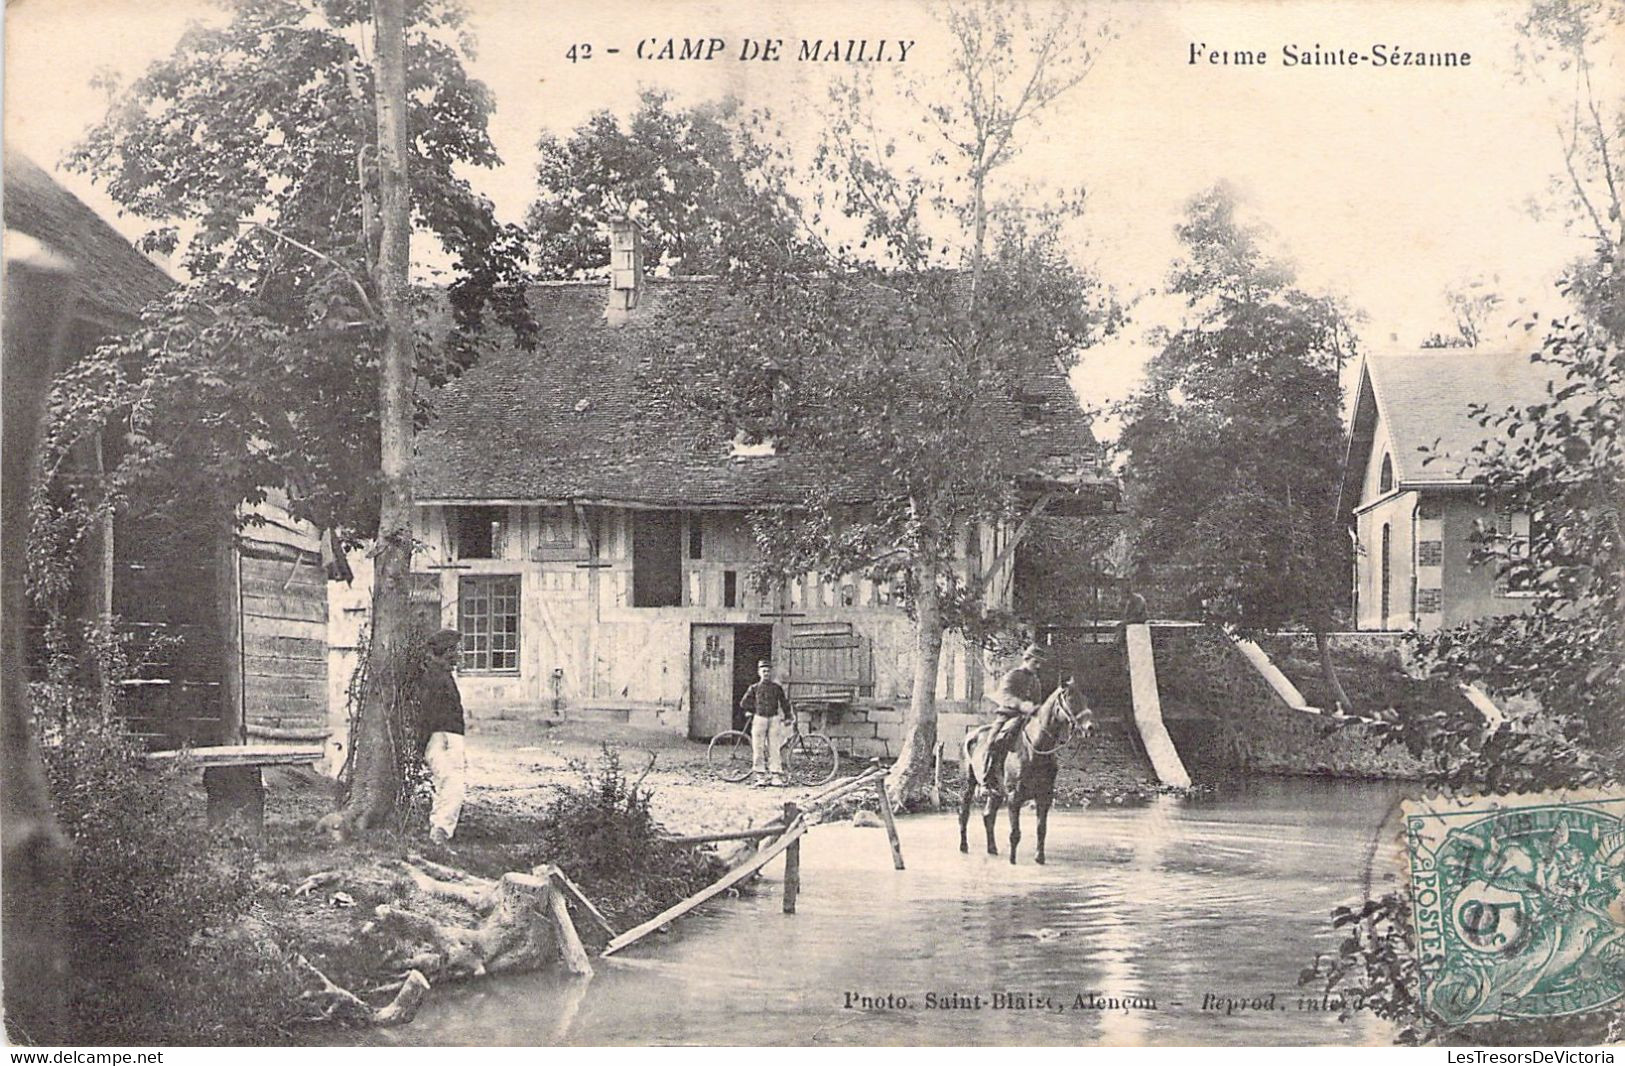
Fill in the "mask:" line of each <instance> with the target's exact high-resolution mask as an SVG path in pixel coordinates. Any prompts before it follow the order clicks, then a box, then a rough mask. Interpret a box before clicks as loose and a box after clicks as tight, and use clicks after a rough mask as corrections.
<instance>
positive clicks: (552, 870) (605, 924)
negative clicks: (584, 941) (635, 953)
mask: <svg viewBox="0 0 1625 1066" xmlns="http://www.w3.org/2000/svg"><path fill="white" fill-rule="evenodd" d="M537 870H543V871H546V873H547V876H549V877H551V878H552V879H553V883H554V885H556V886H557V887H559V888H561V889H563V890H564V891H566V892H568V893H570V895H572V896H574V897H575V901H576V902H577V903H579V904H581V906H582V907H583V908H584V909H585V910H586V912H587V913H588V914H589V915H591V916H592V920H593V921H595V922H597V923H598V925H599V927H600V928H601V929H603V930H604V932H606V933H608V934H609V935H610V936H611V937H613V936H614V935H615V927H614V926H613V925H610V924H609V919H608V918H605V917H604V913H603V912H602V911H600V910H599V909H598V908H597V907H595V906H593V902H592V900H590V899H588V898H587V894H586V893H585V892H583V891H581V886H579V885H577V884H576V883H575V882H574V881H572V880H570V877H569V875H568V874H566V873H565V872H564V871H563V870H561V869H559V868H558V867H557V866H552V865H548V866H539V867H537V868H536V870H532V871H531V873H536V872H537Z"/></svg>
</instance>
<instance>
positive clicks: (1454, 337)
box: [1422, 278, 1506, 348]
mask: <svg viewBox="0 0 1625 1066" xmlns="http://www.w3.org/2000/svg"><path fill="white" fill-rule="evenodd" d="M1491 284H1492V282H1490V281H1487V280H1486V279H1484V278H1474V279H1473V280H1471V281H1464V282H1462V283H1460V284H1458V285H1452V286H1450V288H1448V289H1446V290H1445V294H1444V302H1445V305H1446V306H1447V307H1449V309H1450V315H1451V317H1452V318H1454V319H1455V320H1456V331H1455V332H1454V333H1438V332H1435V333H1434V334H1433V335H1432V336H1430V337H1428V339H1427V340H1425V341H1423V342H1422V347H1424V348H1477V347H1478V346H1479V343H1480V342H1481V341H1483V340H1485V339H1486V338H1487V336H1488V334H1487V331H1488V330H1489V329H1490V328H1491V322H1490V316H1491V315H1493V314H1495V312H1496V309H1497V308H1499V307H1500V306H1501V305H1502V304H1503V303H1505V302H1506V301H1505V300H1503V299H1502V298H1501V294H1500V293H1498V292H1496V291H1495V290H1494V289H1493V288H1491V287H1490V285H1491Z"/></svg>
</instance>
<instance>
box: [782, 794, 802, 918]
mask: <svg viewBox="0 0 1625 1066" xmlns="http://www.w3.org/2000/svg"><path fill="white" fill-rule="evenodd" d="M799 817H801V812H800V811H799V810H797V809H796V805H795V804H794V803H786V804H785V805H784V824H785V825H795V824H796V819H797V818H799ZM800 892H801V841H799V840H792V841H791V842H790V846H789V847H788V848H786V849H785V851H784V913H785V914H794V913H795V912H796V896H797V895H799V894H800Z"/></svg>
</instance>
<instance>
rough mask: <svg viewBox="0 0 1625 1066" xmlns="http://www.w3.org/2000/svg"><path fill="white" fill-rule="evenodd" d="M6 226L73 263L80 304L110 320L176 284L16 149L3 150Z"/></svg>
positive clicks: (130, 314) (132, 312)
mask: <svg viewBox="0 0 1625 1066" xmlns="http://www.w3.org/2000/svg"><path fill="white" fill-rule="evenodd" d="M5 225H6V228H7V229H9V230H15V231H17V232H19V233H26V234H28V235H29V236H30V237H33V238H34V239H35V240H38V241H40V242H42V243H43V244H45V245H47V246H48V247H49V248H50V249H51V250H52V251H54V252H55V253H56V254H58V255H60V256H62V257H63V258H64V259H66V260H68V261H69V262H70V263H72V264H73V266H74V274H75V278H76V279H77V281H78V286H79V302H80V304H81V305H82V306H83V305H89V306H90V307H91V308H93V309H98V310H100V311H101V312H102V313H103V315H104V316H105V317H107V318H109V319H112V320H115V321H123V320H133V319H134V318H135V317H136V315H137V314H138V313H139V312H140V310H141V308H142V307H143V306H144V305H145V304H147V303H148V302H149V301H151V300H154V299H156V298H157V297H159V296H161V295H163V294H164V292H166V291H167V290H168V289H169V288H170V287H172V286H173V285H174V284H175V283H174V282H173V281H172V280H171V279H170V277H169V275H167V274H165V273H164V272H163V270H161V269H160V268H159V267H158V265H157V264H155V263H154V262H153V261H152V260H150V259H148V258H147V257H146V256H144V255H142V254H141V253H140V252H138V251H136V250H135V247H134V246H133V245H131V244H130V242H129V241H127V240H125V239H124V238H123V237H122V236H120V235H119V233H118V231H117V230H115V229H114V228H113V227H112V226H110V225H108V224H107V222H106V221H104V220H103V219H102V217H101V216H100V215H98V214H97V213H96V212H95V211H92V210H91V209H90V208H89V207H87V206H85V204H84V202H83V201H81V200H80V199H79V198H78V197H77V196H75V195H73V193H71V192H69V191H68V190H67V189H64V188H63V187H62V186H61V185H60V184H58V183H57V181H56V179H54V178H52V177H51V175H50V174H48V173H46V172H45V170H44V169H43V168H41V167H40V166H39V165H38V164H36V163H35V162H34V161H33V160H31V159H29V158H28V157H27V156H25V155H23V154H21V153H20V152H16V151H7V152H6V153H5ZM110 324H111V323H110Z"/></svg>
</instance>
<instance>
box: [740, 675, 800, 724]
mask: <svg viewBox="0 0 1625 1066" xmlns="http://www.w3.org/2000/svg"><path fill="white" fill-rule="evenodd" d="M739 709H740V710H742V711H750V712H753V713H755V714H756V715H758V716H760V717H762V718H777V717H778V716H779V715H780V714H781V713H782V714H786V715H788V714H789V713H790V712H791V707H790V697H789V696H787V695H785V694H784V688H783V686H781V685H780V684H779V683H778V682H776V681H758V682H756V684H754V685H752V686H751V687H750V688H747V689H746V690H745V695H744V698H743V699H741V700H740V701H739Z"/></svg>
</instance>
